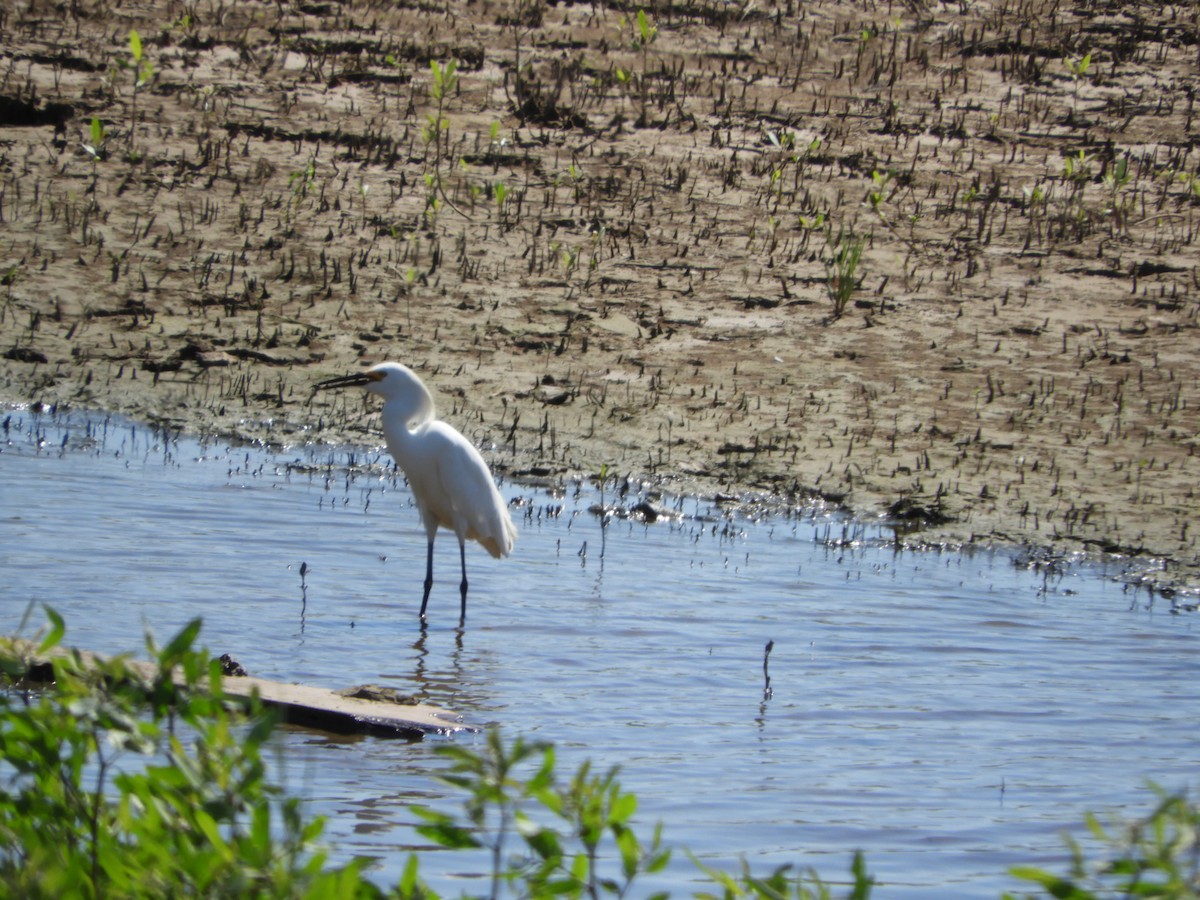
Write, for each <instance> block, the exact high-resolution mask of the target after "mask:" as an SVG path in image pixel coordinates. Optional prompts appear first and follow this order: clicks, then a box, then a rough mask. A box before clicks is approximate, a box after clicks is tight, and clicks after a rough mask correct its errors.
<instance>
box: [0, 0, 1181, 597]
mask: <svg viewBox="0 0 1200 900" xmlns="http://www.w3.org/2000/svg"><path fill="white" fill-rule="evenodd" d="M1198 46H1200V9H1198V8H1196V7H1188V6H1163V5H1161V4H1149V3H1136V2H1135V3H1121V4H1112V3H1103V2H1083V3H1078V4H1075V5H1073V6H1070V7H1063V6H1062V5H1061V4H1058V3H1053V2H1049V0H1029V2H1024V3H1007V2H999V3H982V2H979V3H976V2H959V3H934V2H926V0H916V2H906V3H896V4H872V3H868V4H865V5H864V4H862V3H858V2H849V0H829V2H821V3H817V4H808V3H804V4H797V3H793V2H788V0H767V2H765V3H755V4H747V5H736V4H718V5H713V4H706V3H684V4H676V5H662V4H658V5H655V4H647V5H646V6H645V7H644V8H638V7H636V6H627V5H624V4H607V5H606V4H603V3H601V4H589V5H579V4H572V3H566V4H551V3H547V2H542V0H512V2H498V3H492V2H466V0H454V2H450V3H447V4H442V5H441V6H439V7H438V8H437V9H432V8H430V7H429V6H428V5H427V4H419V3H416V4H408V3H394V2H383V0H353V2H348V3H329V2H322V0H315V2H304V3H277V2H274V0H271V2H266V0H245V2H240V3H237V4H225V3H221V2H218V0H198V2H179V0H148V2H146V3H141V4H137V5H136V6H134V7H130V6H128V5H121V4H114V3H112V2H111V0H79V2H73V3H70V4H68V5H67V6H66V7H63V6H61V5H60V4H57V3H52V2H49V0H29V2H27V3H24V4H22V5H21V7H20V8H19V9H16V8H14V9H7V8H6V9H5V10H2V11H0V59H3V60H6V64H5V65H4V66H3V67H0V71H2V73H3V74H2V75H0V126H3V129H2V138H0V335H2V337H0V399H3V400H4V401H7V402H11V403H24V404H28V403H36V402H42V403H47V404H65V405H70V406H73V407H77V408H89V409H97V410H110V411H113V412H121V413H126V414H130V415H132V416H134V417H136V418H139V419H143V420H147V419H148V420H150V421H153V422H157V423H160V424H162V425H164V426H167V427H170V428H172V429H186V430H188V431H191V432H198V433H217V434H222V435H226V436H231V437H238V438H243V439H247V440H261V441H266V442H269V443H273V444H279V445H287V444H291V443H297V442H309V441H323V442H331V443H372V444H373V443H376V442H377V440H378V438H377V437H376V432H377V428H378V420H377V416H376V412H377V410H376V409H375V407H372V406H371V405H369V404H367V403H366V402H365V400H363V399H361V398H357V397H343V398H327V397H313V396H312V391H311V388H312V385H314V384H315V383H316V382H318V381H320V380H321V379H323V378H327V377H330V376H332V375H338V374H344V373H346V372H348V371H353V370H355V369H357V368H358V367H360V366H362V365H364V364H366V363H368V362H378V361H382V360H386V359H394V360H398V361H401V362H404V363H405V364H407V365H409V366H410V367H412V368H414V369H416V370H417V371H418V372H419V374H420V375H421V377H422V378H423V379H424V380H425V381H426V382H427V383H428V384H429V385H430V387H431V389H433V390H434V392H435V395H436V396H437V398H438V402H439V413H440V414H441V415H442V416H444V417H445V418H447V419H448V420H450V421H452V422H453V423H454V424H455V425H456V426H457V427H459V428H460V430H462V431H463V432H464V433H465V434H466V435H467V436H468V437H469V438H470V439H471V440H473V441H474V442H475V443H477V444H478V445H480V446H482V447H484V448H485V449H486V450H487V451H488V455H489V459H490V461H491V462H492V463H493V464H494V465H495V466H496V467H497V468H499V469H501V470H503V471H505V472H506V473H507V474H508V475H509V476H510V477H512V478H516V479H520V478H527V479H542V480H549V481H554V480H555V479H561V478H567V477H578V476H584V477H589V476H594V475H595V473H598V472H600V471H602V470H605V471H608V472H610V473H613V474H615V475H619V477H622V478H624V477H626V476H629V477H632V478H634V479H639V480H644V483H646V484H647V485H648V486H651V487H661V488H662V489H663V490H668V491H671V492H674V493H703V494H705V495H708V496H720V497H728V498H729V503H730V505H735V504H737V503H742V504H746V506H745V508H748V509H751V510H753V509H754V508H756V507H755V504H756V503H763V504H764V505H770V504H778V505H779V506H782V507H789V506H790V507H796V506H803V505H805V504H822V505H826V506H839V507H845V508H846V509H848V510H850V511H851V512H854V513H855V514H857V515H860V516H863V517H865V518H868V519H872V518H880V517H882V518H885V519H886V520H887V521H891V522H893V523H894V524H895V527H896V535H897V540H898V541H900V542H904V543H906V544H910V545H914V546H920V545H922V544H928V545H936V546H961V545H988V544H1003V545H1011V546H1016V547H1026V548H1030V552H1031V554H1032V556H1033V558H1035V559H1040V558H1045V559H1049V560H1057V559H1066V558H1073V557H1075V556H1076V555H1079V554H1087V555H1107V556H1110V557H1113V558H1116V559H1121V560H1124V561H1127V563H1128V566H1129V578H1130V579H1131V580H1133V581H1135V582H1136V583H1139V584H1144V585H1146V586H1148V587H1152V588H1156V589H1158V590H1161V591H1162V592H1163V593H1164V594H1166V595H1168V596H1172V597H1174V595H1175V594H1176V592H1179V591H1184V590H1194V589H1195V588H1196V586H1197V585H1200V549H1198V546H1197V534H1196V529H1195V528H1193V522H1194V521H1196V519H1197V513H1198V512H1200V503H1198V501H1197V494H1196V487H1195V485H1196V483H1197V474H1198V467H1200V462H1198V461H1197V459H1196V451H1197V447H1198V446H1200V437H1198V433H1200V418H1198V417H1200V412H1198V406H1197V401H1196V397H1197V396H1200V393H1198V391H1197V386H1198V382H1200V354H1197V353H1196V352H1195V351H1196V335H1197V328H1198V327H1200V297H1198V293H1197V292H1198V291H1200V265H1198V264H1197V262H1196V260H1197V258H1198V254H1197V246H1196V245H1197V240H1198V236H1200V145H1198V143H1197V141H1196V140H1195V136H1196V131H1197V127H1198V121H1197V118H1196V109H1195V96H1196V93H1197V88H1200V71H1198V69H1197V66H1196V53H1197V47H1198ZM1180 608H1190V604H1182V605H1181V606H1180Z"/></svg>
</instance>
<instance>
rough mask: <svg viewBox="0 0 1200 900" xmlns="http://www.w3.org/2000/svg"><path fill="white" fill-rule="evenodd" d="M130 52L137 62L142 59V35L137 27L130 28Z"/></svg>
mask: <svg viewBox="0 0 1200 900" xmlns="http://www.w3.org/2000/svg"><path fill="white" fill-rule="evenodd" d="M129 52H130V53H131V54H132V55H133V58H134V60H135V61H136V62H139V63H140V62H141V61H142V36H141V35H140V34H138V33H137V29H136V28H131V29H129Z"/></svg>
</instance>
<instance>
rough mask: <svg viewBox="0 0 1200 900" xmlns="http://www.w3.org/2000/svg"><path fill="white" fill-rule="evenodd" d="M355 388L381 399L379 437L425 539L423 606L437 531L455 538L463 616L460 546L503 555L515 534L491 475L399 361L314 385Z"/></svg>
mask: <svg viewBox="0 0 1200 900" xmlns="http://www.w3.org/2000/svg"><path fill="white" fill-rule="evenodd" d="M352 384H353V385H362V386H364V387H366V389H367V390H369V391H370V392H372V393H374V394H378V395H379V396H380V397H382V398H383V400H384V404H383V433H384V437H385V438H386V440H387V448H388V452H389V453H391V455H392V458H393V459H395V460H396V464H397V465H398V466H400V468H401V469H402V470H403V471H404V474H405V477H407V478H408V483H409V487H410V488H411V489H412V492H413V498H414V499H415V500H416V504H417V510H418V511H419V512H420V514H421V521H422V523H423V524H424V525H425V532H426V535H427V537H428V541H429V555H428V569H427V574H426V579H425V597H424V600H423V601H422V604H421V615H422V617H424V615H425V604H426V603H427V602H428V600H429V589H430V586H431V584H432V582H433V540H434V537H435V535H436V534H437V530H438V528H446V529H448V530H450V531H453V532H454V533H455V535H456V536H457V537H458V543H459V550H460V555H461V556H462V560H463V578H462V584H461V585H460V588H461V591H462V614H463V617H464V618H465V617H466V608H467V572H466V557H465V551H464V550H463V544H464V542H465V541H468V540H471V541H477V542H478V543H479V544H481V545H482V546H483V547H484V549H486V550H487V551H488V553H490V554H491V555H492V556H494V557H497V558H499V557H503V556H507V555H508V554H509V553H511V552H512V549H513V545H514V544H515V543H516V539H517V529H516V527H515V526H514V525H513V522H512V518H511V517H510V516H509V514H508V507H507V506H506V505H505V503H504V498H503V497H502V496H501V495H500V491H499V490H498V489H497V488H496V483H495V481H493V480H492V473H491V471H490V470H489V469H488V466H487V463H486V462H484V459H483V457H482V456H481V455H480V453H479V451H478V450H476V449H475V447H474V446H473V445H472V444H471V442H470V441H468V440H467V439H466V438H465V437H463V435H462V434H461V433H460V432H459V431H458V430H457V429H455V428H454V427H453V426H451V425H448V424H447V423H445V422H442V421H441V420H439V419H437V418H436V417H435V415H434V405H433V397H432V396H431V395H430V393H429V390H428V389H427V388H426V387H425V385H424V383H423V382H422V381H421V379H420V378H418V377H417V375H416V373H414V372H413V371H412V370H411V369H409V368H408V367H407V366H403V365H400V364H399V363H380V364H378V365H376V366H372V367H371V368H370V369H368V370H367V371H366V372H364V373H362V374H361V375H355V376H349V377H347V378H339V379H333V380H331V381H327V382H323V383H322V384H321V385H319V386H320V387H344V386H348V385H352Z"/></svg>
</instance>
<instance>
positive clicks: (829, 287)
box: [825, 229, 867, 319]
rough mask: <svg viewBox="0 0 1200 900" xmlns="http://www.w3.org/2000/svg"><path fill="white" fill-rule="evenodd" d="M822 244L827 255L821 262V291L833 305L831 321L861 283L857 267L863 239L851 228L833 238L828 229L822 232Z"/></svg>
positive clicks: (860, 258)
mask: <svg viewBox="0 0 1200 900" xmlns="http://www.w3.org/2000/svg"><path fill="white" fill-rule="evenodd" d="M825 241H826V246H827V247H828V249H829V256H828V257H827V258H826V261H825V273H826V277H825V289H826V292H827V293H828V294H829V300H830V302H831V303H832V304H833V318H834V319H840V318H841V317H842V316H843V315H844V314H845V312H846V307H847V306H848V305H849V304H850V299H851V298H852V297H853V296H854V292H855V291H857V290H858V285H859V283H860V281H861V278H860V276H859V274H858V266H859V262H860V261H861V260H862V252H863V250H864V249H865V248H866V245H867V239H866V238H865V237H863V236H862V235H859V234H856V233H855V232H854V231H853V230H852V229H851V230H849V231H846V230H839V231H838V234H837V236H836V237H834V235H833V230H832V229H830V230H828V231H826V233H825Z"/></svg>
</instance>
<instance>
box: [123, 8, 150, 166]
mask: <svg viewBox="0 0 1200 900" xmlns="http://www.w3.org/2000/svg"><path fill="white" fill-rule="evenodd" d="M129 59H130V63H131V65H130V68H131V69H132V70H133V101H132V103H131V105H130V114H129V155H130V156H131V157H133V158H134V159H136V158H137V154H136V152H135V151H134V146H133V135H134V131H135V130H136V129H137V117H138V116H137V96H138V91H139V90H140V89H141V88H143V87H145V86H146V85H147V84H149V83H150V79H151V78H153V77H154V66H153V64H152V63H151V62H150V60H149V59H147V58H146V56H145V54H144V53H143V51H142V37H141V35H139V34H138V33H137V29H130V31H129Z"/></svg>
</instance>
